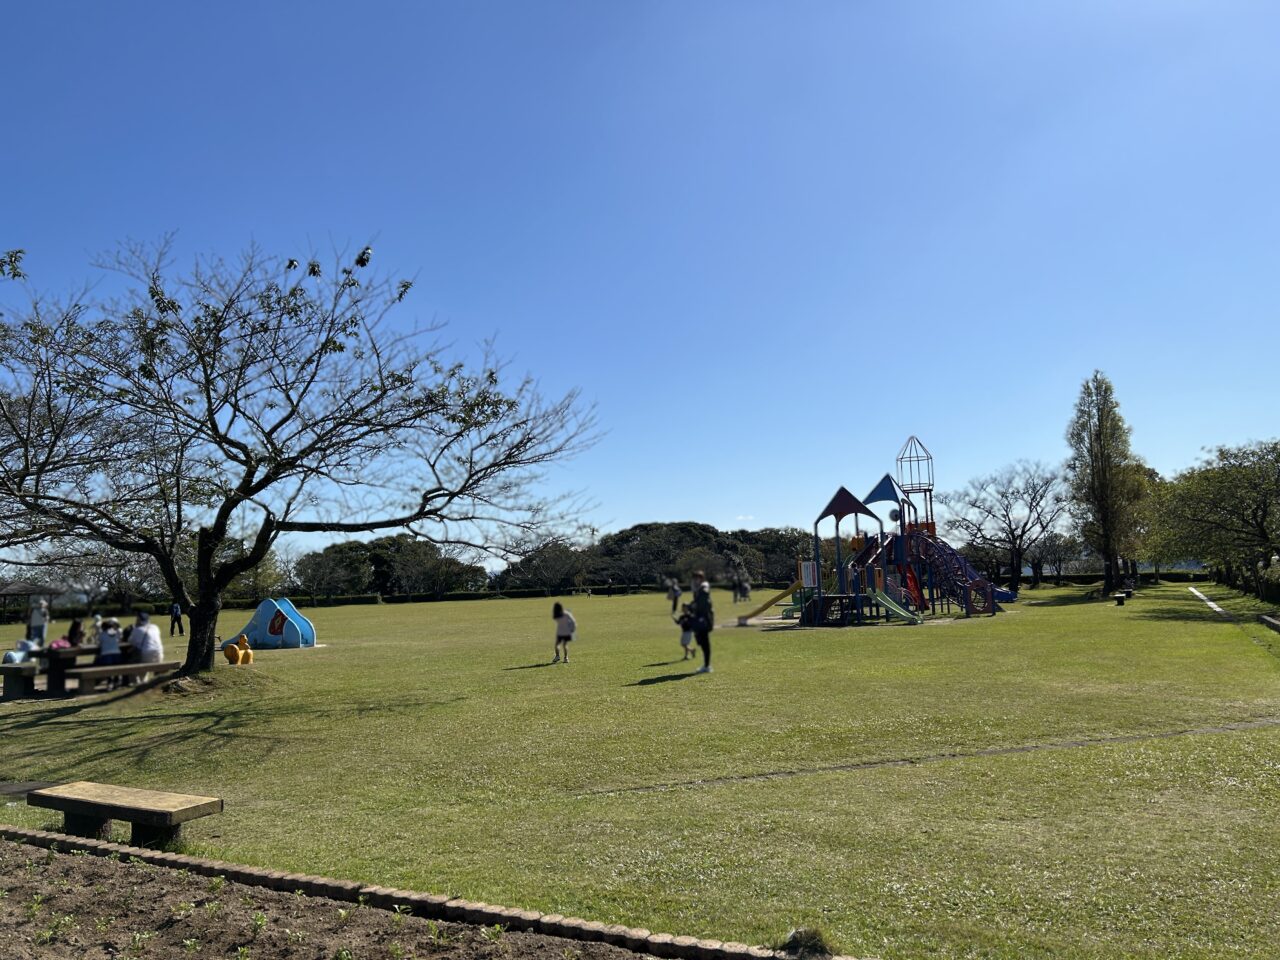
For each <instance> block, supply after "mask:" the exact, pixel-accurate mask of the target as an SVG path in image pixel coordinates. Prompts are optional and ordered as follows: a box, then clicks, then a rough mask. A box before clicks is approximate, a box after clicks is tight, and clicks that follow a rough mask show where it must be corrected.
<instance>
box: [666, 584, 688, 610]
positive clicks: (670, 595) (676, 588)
mask: <svg viewBox="0 0 1280 960" xmlns="http://www.w3.org/2000/svg"><path fill="white" fill-rule="evenodd" d="M669 582H670V586H669V587H667V599H668V600H670V601H671V614H672V616H674V615H675V612H676V608H677V607H678V606H680V594H682V593H683V592H684V591H683V590H681V589H680V581H679V580H676V579H674V578H673V579H672V580H671V581H669Z"/></svg>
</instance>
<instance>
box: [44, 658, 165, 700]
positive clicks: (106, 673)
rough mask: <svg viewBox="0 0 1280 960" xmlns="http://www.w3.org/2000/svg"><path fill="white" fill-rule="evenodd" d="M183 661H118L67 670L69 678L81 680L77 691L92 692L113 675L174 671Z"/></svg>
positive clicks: (137, 674) (125, 675) (131, 675)
mask: <svg viewBox="0 0 1280 960" xmlns="http://www.w3.org/2000/svg"><path fill="white" fill-rule="evenodd" d="M180 666H182V664H181V663H179V662H178V661H177V660H171V661H168V662H166V663H116V664H112V665H110V666H105V667H75V668H73V669H71V670H68V671H67V672H66V677H67V679H68V680H73V679H74V680H79V681H80V684H79V688H78V689H77V690H76V693H92V692H93V687H94V684H95V683H97V681H99V680H110V679H112V678H113V677H140V676H143V675H144V674H147V673H155V674H162V673H173V671H175V670H177V669H178V668H179V667H180Z"/></svg>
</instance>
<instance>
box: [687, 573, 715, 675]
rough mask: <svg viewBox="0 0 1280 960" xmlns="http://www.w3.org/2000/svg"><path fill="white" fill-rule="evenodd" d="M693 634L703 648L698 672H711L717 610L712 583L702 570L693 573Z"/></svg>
mask: <svg viewBox="0 0 1280 960" xmlns="http://www.w3.org/2000/svg"><path fill="white" fill-rule="evenodd" d="M692 607H693V635H694V637H695V638H696V639H697V641H698V646H700V647H701V648H702V666H700V667H699V668H698V671H697V672H698V673H710V672H711V631H712V630H714V629H715V626H716V615H715V611H714V610H712V609H711V584H709V583H707V575H706V574H705V573H703V572H702V571H701V570H699V571H697V572H696V573H695V574H694V575H693V604H692Z"/></svg>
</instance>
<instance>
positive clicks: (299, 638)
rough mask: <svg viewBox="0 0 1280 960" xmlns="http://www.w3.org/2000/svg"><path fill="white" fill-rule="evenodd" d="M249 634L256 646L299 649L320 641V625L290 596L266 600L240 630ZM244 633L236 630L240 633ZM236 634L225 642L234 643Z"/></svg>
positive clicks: (226, 644)
mask: <svg viewBox="0 0 1280 960" xmlns="http://www.w3.org/2000/svg"><path fill="white" fill-rule="evenodd" d="M240 633H243V634H244V635H245V636H246V637H248V638H249V647H250V648H251V649H253V650H280V649H295V648H297V647H314V646H315V645H316V628H315V627H314V626H312V624H311V621H310V620H308V619H307V618H306V617H304V616H303V615H302V614H300V613H299V612H298V609H297V607H295V606H294V605H293V604H292V603H290V602H289V601H288V600H285V599H284V598H283V597H282V598H281V599H279V600H263V601H262V602H261V603H260V604H258V609H257V610H255V611H254V612H253V617H252V619H250V621H249V622H248V623H247V624H246V625H245V628H244V629H243V630H241V631H240ZM239 635H240V634H236V637H238V636H239ZM235 642H236V641H235V637H233V638H232V639H230V640H227V641H225V642H224V643H223V644H222V646H223V648H224V649H225V648H226V647H228V646H230V645H232V644H234V643H235Z"/></svg>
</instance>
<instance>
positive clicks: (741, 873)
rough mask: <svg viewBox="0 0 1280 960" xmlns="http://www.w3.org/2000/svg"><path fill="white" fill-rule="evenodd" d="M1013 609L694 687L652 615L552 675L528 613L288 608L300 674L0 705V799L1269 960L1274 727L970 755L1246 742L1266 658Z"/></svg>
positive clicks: (953, 951)
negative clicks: (147, 803) (95, 798)
mask: <svg viewBox="0 0 1280 960" xmlns="http://www.w3.org/2000/svg"><path fill="white" fill-rule="evenodd" d="M1205 592H1207V593H1209V594H1210V595H1211V596H1212V597H1214V598H1215V599H1218V600H1219V602H1223V603H1224V605H1228V604H1227V603H1226V601H1227V597H1226V591H1223V590H1220V589H1207V590H1206V591H1205ZM1026 596H1027V597H1028V601H1029V602H1023V603H1020V604H1017V605H1015V606H1012V607H1011V608H1010V611H1009V613H1008V614H1007V615H1004V616H999V617H996V618H984V619H974V620H958V621H955V622H952V623H939V624H931V625H926V626H921V627H910V626H905V625H901V626H898V625H895V626H881V627H875V628H871V629H861V630H844V631H840V630H826V631H824V630H807V631H796V630H771V629H768V628H762V629H755V628H751V629H736V628H723V629H721V630H718V631H716V633H715V634H714V641H713V642H714V644H715V661H714V663H715V668H716V672H715V673H713V674H711V675H709V676H691V675H689V673H688V669H687V668H688V667H689V666H692V664H682V663H680V662H678V658H679V646H678V643H677V639H678V630H677V628H676V627H674V625H672V624H671V622H670V620H669V619H668V618H667V615H666V609H665V604H664V603H663V600H662V598H661V597H660V596H656V595H647V596H638V597H614V598H602V597H596V598H580V599H575V600H574V601H573V602H572V603H571V604H569V605H570V607H571V608H572V609H573V611H574V613H575V615H576V616H577V618H578V621H579V624H580V636H581V639H579V640H578V641H575V643H574V649H573V662H572V663H571V664H569V665H560V666H554V667H552V666H548V665H546V661H547V660H549V659H550V654H551V641H552V630H551V627H552V623H551V619H550V601H545V602H544V601H525V600H508V601H491V602H468V603H454V604H430V605H414V606H387V607H379V608H368V607H364V608H361V607H348V608H336V609H323V610H315V611H310V612H309V615H311V616H312V617H313V619H314V621H315V623H316V626H317V629H318V631H319V634H320V638H321V641H322V642H324V643H327V644H328V646H326V647H325V648H324V649H319V650H314V651H281V652H266V653H261V654H259V660H258V663H257V664H256V665H255V666H254V668H253V669H252V670H251V671H235V670H232V669H231V668H229V667H226V666H225V664H220V666H219V669H218V671H217V672H216V675H217V677H218V683H217V684H216V686H215V688H214V689H213V690H212V691H211V692H208V693H201V694H190V695H168V696H164V695H159V694H148V695H144V696H139V697H132V698H125V699H121V700H117V701H113V702H105V703H104V702H101V701H98V702H88V703H78V702H61V703H23V704H14V705H5V706H0V779H49V780H63V779H74V778H86V779H98V780H106V781H109V782H117V783H126V784H134V785H138V786H148V787H155V788H170V789H176V790H185V791H191V792H214V793H217V794H220V795H222V796H223V797H225V798H226V801H227V813H226V814H224V815H223V816H221V817H216V818H209V819H206V820H203V821H199V822H197V823H196V824H193V825H191V826H190V827H189V828H188V832H189V837H190V839H191V840H192V842H193V843H194V844H195V845H196V846H198V847H199V848H200V849H201V851H202V852H206V853H209V854H211V855H215V856H218V857H222V858H225V859H229V860H238V861H244V862H249V863H257V864H263V865H271V866H273V867H277V868H280V869H285V870H298V871H305V872H314V873H323V874H329V875H335V876H342V877H350V878H355V879H361V880H369V881H376V882H378V883H381V884H386V885H389V886H406V887H414V888H420V889H428V890H434V891H439V892H447V893H453V894H457V895H461V896H466V897H469V898H472V899H479V900H486V901H489V902H495V903H507V904H513V905H521V906H529V907H532V908H535V909H541V910H548V911H551V910H554V911H556V912H562V913H567V914H577V915H581V916H588V917H592V918H599V919H605V920H608V921H611V922H622V923H627V924H630V925H635V926H646V927H650V928H651V929H655V930H656V929H667V930H674V931H676V932H680V933H693V934H696V935H704V936H714V937H719V938H723V939H745V940H751V941H768V940H771V939H775V938H777V937H779V936H780V935H781V934H782V933H784V932H785V931H786V930H787V928H789V927H791V926H795V925H801V924H803V925H817V926H820V927H822V928H823V929H824V930H826V931H827V932H828V933H829V934H830V935H831V936H832V937H833V939H835V940H836V941H837V943H838V944H839V945H840V946H841V947H842V948H843V949H845V950H847V951H850V952H855V953H861V954H877V955H882V956H885V957H992V958H995V957H1001V958H1003V957H1009V958H1012V957H1019V958H1023V957H1050V956H1053V957H1058V956H1073V957H1076V956H1078V957H1095V956H1096V957H1113V956H1118V955H1124V956H1150V957H1157V956H1158V957H1166V956H1183V957H1218V956H1233V957H1238V956H1256V957H1269V956H1272V955H1273V951H1274V944H1275V943H1276V942H1278V941H1280V911H1278V910H1277V909H1276V906H1277V902H1278V898H1280V842H1278V841H1280V827H1278V826H1277V824H1278V823H1280V817H1277V811H1278V810H1280V728H1278V727H1267V726H1260V727H1256V728H1251V729H1238V730H1231V731H1228V732H1205V733H1199V734H1189V735H1179V736H1166V737H1153V738H1150V739H1139V740H1133V741H1125V742H1102V743H1095V744H1090V745H1086V746H1082V747H1078V748H1067V749H1056V750H1043V751H1032V752H1018V753H1003V754H985V755H981V754H980V755H974V754H975V753H976V752H977V751H984V750H990V749H992V748H1002V747H1020V746H1026V745H1035V744H1067V743H1072V742H1081V741H1095V740H1105V739H1106V738H1112V737H1121V736H1127V735H1145V734H1151V735H1156V734H1169V733H1175V732H1185V731H1192V730H1200V729H1206V728H1213V727H1220V726H1222V725H1225V724H1232V723H1241V722H1248V721H1255V720H1259V719H1267V718H1277V717H1280V659H1277V657H1276V656H1275V655H1274V654H1273V653H1272V652H1270V651H1269V650H1268V649H1267V647H1266V644H1267V642H1268V637H1267V636H1263V634H1265V633H1266V631H1263V630H1261V628H1258V627H1255V626H1254V625H1252V624H1250V623H1247V622H1245V621H1241V622H1240V623H1238V624H1232V623H1229V622H1226V621H1224V620H1223V618H1221V617H1220V616H1218V615H1217V614H1213V613H1212V612H1211V611H1209V610H1208V608H1207V607H1205V606H1204V604H1202V603H1201V602H1200V601H1199V600H1197V599H1196V598H1195V597H1193V596H1192V595H1191V594H1190V593H1189V592H1188V591H1187V590H1186V588H1185V587H1184V586H1165V587H1161V588H1158V589H1149V590H1144V591H1142V592H1141V593H1140V594H1139V596H1138V597H1137V598H1136V599H1135V600H1133V601H1130V603H1129V604H1128V605H1126V606H1125V607H1123V608H1118V607H1115V606H1112V605H1109V604H1101V603H1082V602H1079V601H1080V597H1081V592H1080V591H1079V590H1077V589H1063V590H1042V591H1038V592H1037V594H1036V595H1034V598H1033V595H1032V594H1026ZM1230 606H1231V608H1232V609H1236V610H1238V611H1239V612H1242V613H1243V612H1247V608H1248V604H1247V603H1246V602H1244V601H1239V600H1233V601H1231V604H1230ZM716 608H717V610H718V612H719V614H720V617H721V619H722V620H728V619H729V617H730V615H731V614H732V613H733V612H734V608H733V607H732V605H731V604H730V603H729V600H728V597H727V595H719V596H717V598H716ZM243 619H245V615H244V614H243V613H240V612H236V613H234V614H228V615H226V616H225V617H224V622H223V623H222V624H221V627H222V633H223V635H232V634H233V633H234V631H235V630H236V629H237V628H238V627H239V626H240V625H241V621H242V620H243ZM10 630H12V628H10ZM673 661H674V662H673ZM949 754H960V755H961V756H958V757H954V758H952V759H940V760H936V761H931V762H926V763H901V764H892V765H882V766H873V767H867V768H863V769H855V770H830V769H827V770H825V771H824V769H823V768H831V767H840V766H845V765H850V764H859V763H869V762H875V761H902V760H918V759H928V758H938V757H941V756H945V755H949ZM805 771H811V772H805ZM786 772H791V773H798V774H799V775H795V776H785V777H772V778H771V777H768V776H766V775H768V774H775V773H786ZM743 777H748V778H751V777H755V779H742V778H743ZM3 819H5V820H8V821H10V822H16V823H24V824H30V825H45V824H47V823H49V820H48V814H47V812H44V811H38V810H33V809H29V808H26V807H17V806H15V807H10V808H8V809H6V810H5V811H4V817H3Z"/></svg>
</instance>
